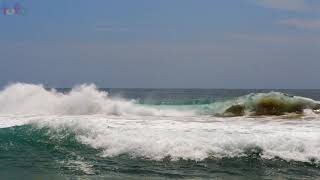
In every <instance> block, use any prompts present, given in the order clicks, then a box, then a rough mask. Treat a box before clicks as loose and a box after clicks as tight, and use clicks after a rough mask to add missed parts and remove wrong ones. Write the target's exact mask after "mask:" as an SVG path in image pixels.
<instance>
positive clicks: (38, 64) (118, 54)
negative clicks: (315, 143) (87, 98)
mask: <svg viewBox="0 0 320 180" xmlns="http://www.w3.org/2000/svg"><path fill="white" fill-rule="evenodd" d="M16 3H19V4H20V6H21V9H23V10H25V12H24V13H20V14H17V15H6V16H5V15H4V14H3V13H2V14H1V15H0V87H3V86H5V85H8V84H10V83H15V82H25V83H36V84H44V85H45V86H48V87H72V86H74V85H77V84H82V83H95V84H96V85H97V86H98V87H108V88H257V89H258V88H294V89H309V88H320V76H319V69H320V1H319V0H236V1H235V0H78V1H74V0H54V1H49V0H43V1H39V0H0V8H2V10H3V8H5V7H6V8H13V6H14V5H15V4H16Z"/></svg>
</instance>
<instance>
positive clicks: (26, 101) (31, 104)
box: [0, 83, 193, 116]
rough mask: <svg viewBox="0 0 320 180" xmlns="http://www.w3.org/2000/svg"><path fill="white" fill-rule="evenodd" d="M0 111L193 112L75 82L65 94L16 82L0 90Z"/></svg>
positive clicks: (173, 113)
mask: <svg viewBox="0 0 320 180" xmlns="http://www.w3.org/2000/svg"><path fill="white" fill-rule="evenodd" d="M0 113H1V114H38V115H39V114H42V115H89V114H109V115H150V116H167V115H168V116H182V115H191V114H192V113H193V112H191V111H189V112H185V111H184V112H183V111H177V110H174V109H173V110H170V109H166V110H162V109H159V108H152V107H146V106H142V105H138V104H136V103H135V100H123V99H119V98H118V99H116V98H111V97H109V96H108V93H107V92H105V91H99V90H98V89H97V87H96V86H95V85H93V84H90V85H87V84H84V85H79V86H76V87H74V88H72V89H71V90H70V92H67V93H61V92H58V91H57V90H55V89H50V90H47V89H45V88H44V87H43V86H42V85H34V84H23V83H17V84H12V85H9V86H7V87H6V88H5V89H4V90H2V91H1V92H0Z"/></svg>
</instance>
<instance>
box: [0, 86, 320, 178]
mask: <svg viewBox="0 0 320 180" xmlns="http://www.w3.org/2000/svg"><path fill="white" fill-rule="evenodd" d="M319 100H320V90H289V89H287V90H284V89H281V90H277V89H273V90H270V89H268V90H258V89H246V90H243V89H239V90H237V89H101V88H97V87H96V86H95V85H92V84H87V85H86V84H84V85H79V86H75V87H74V88H71V89H67V88H66V89H61V88H60V89H59V88H58V89H51V88H45V87H43V86H41V85H35V84H23V83H16V84H11V85H8V86H6V87H3V88H2V89H1V90H0V179H4V180H7V179H8V180H9V179H26V180H28V179H30V180H34V179H39V180H40V179H41V180H42V179H46V180H47V179H54V180H55V179H58V180H60V179H61V180H64V179H74V180H76V179H88V180H89V179H136V180H140V179H156V180H158V179H159V180H161V179H197V180H198V179H320V167H319V163H320V114H319V109H320V103H319Z"/></svg>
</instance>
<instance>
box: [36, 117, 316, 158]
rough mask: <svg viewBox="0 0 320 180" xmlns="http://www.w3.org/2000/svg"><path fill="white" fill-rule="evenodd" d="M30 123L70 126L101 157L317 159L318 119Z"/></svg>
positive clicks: (51, 120) (48, 120)
mask: <svg viewBox="0 0 320 180" xmlns="http://www.w3.org/2000/svg"><path fill="white" fill-rule="evenodd" d="M30 123H32V124H33V125H34V127H35V128H43V127H49V128H50V129H52V130H58V131H59V130H66V129H68V130H70V131H72V132H75V133H76V138H77V140H78V141H79V142H80V143H82V144H87V145H89V146H91V147H93V148H97V149H101V150H102V152H103V153H102V156H106V157H114V156H118V155H121V154H128V155H130V156H132V157H145V158H150V159H153V160H161V159H163V158H166V157H171V158H172V160H178V159H191V160H198V161H200V160H204V159H206V158H211V157H215V158H221V157H240V156H244V155H246V154H247V153H248V152H250V151H254V150H257V149H258V150H262V157H263V158H266V159H270V158H275V157H280V158H282V159H285V160H295V161H302V162H310V161H313V160H315V161H319V160H320V122H319V121H318V117H317V118H312V119H310V118H307V117H306V119H300V120H285V119H273V118H271V117H264V118H257V119H255V118H243V117H241V118H240V117H237V118H217V117H204V116H203V117H154V116H136V117H132V116H102V115H96V116H73V117H71V116H65V117H63V116H60V117H42V118H36V119H34V120H32V121H30Z"/></svg>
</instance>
